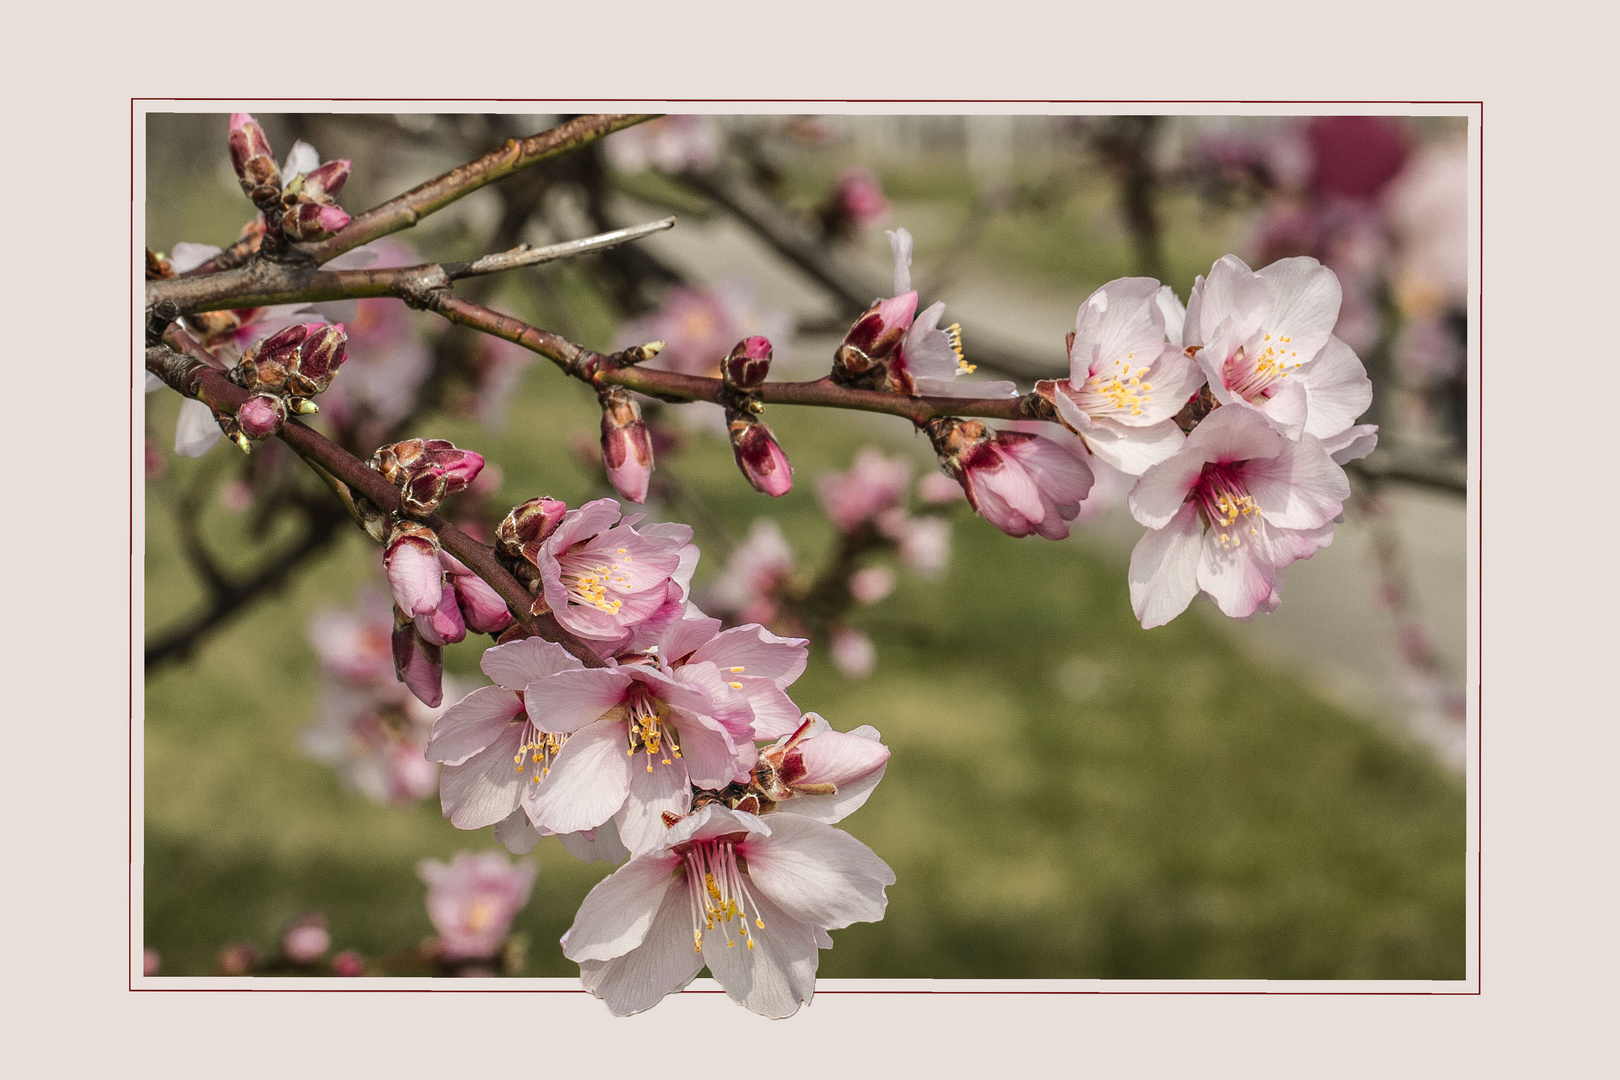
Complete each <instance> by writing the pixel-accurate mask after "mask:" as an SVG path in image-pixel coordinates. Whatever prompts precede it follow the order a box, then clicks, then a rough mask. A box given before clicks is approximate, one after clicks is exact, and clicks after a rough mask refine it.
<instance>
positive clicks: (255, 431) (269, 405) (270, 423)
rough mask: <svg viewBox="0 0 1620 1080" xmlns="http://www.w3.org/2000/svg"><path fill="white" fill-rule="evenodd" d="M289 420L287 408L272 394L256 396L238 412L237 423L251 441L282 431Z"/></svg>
mask: <svg viewBox="0 0 1620 1080" xmlns="http://www.w3.org/2000/svg"><path fill="white" fill-rule="evenodd" d="M286 418H287V406H286V404H285V403H284V402H283V401H282V400H281V399H280V398H278V397H274V396H272V395H270V394H255V395H254V396H253V397H250V398H248V399H247V400H246V401H244V402H242V404H241V406H240V407H239V408H238V409H237V410H236V422H237V423H238V424H239V425H241V428H242V433H243V434H245V435H246V436H247V437H248V438H250V439H262V438H264V437H265V436H267V435H273V434H274V433H275V432H277V431H278V430H280V428H281V425H282V422H283V421H284V420H286Z"/></svg>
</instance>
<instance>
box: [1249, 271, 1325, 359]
mask: <svg viewBox="0 0 1620 1080" xmlns="http://www.w3.org/2000/svg"><path fill="white" fill-rule="evenodd" d="M1258 276H1259V278H1260V279H1261V280H1262V281H1264V282H1265V283H1266V286H1267V288H1268V289H1269V290H1270V292H1271V314H1270V317H1269V318H1268V319H1267V320H1266V325H1267V326H1268V327H1270V328H1271V335H1272V337H1274V338H1275V337H1279V336H1282V335H1287V336H1288V337H1289V338H1291V339H1292V340H1291V341H1290V342H1289V343H1288V347H1289V348H1290V349H1294V350H1297V351H1298V352H1299V355H1300V356H1301V357H1302V358H1303V357H1309V356H1315V355H1316V353H1317V352H1318V351H1320V350H1321V348H1322V346H1324V345H1326V344H1327V340H1328V336H1329V335H1330V334H1332V333H1333V324H1334V323H1336V322H1338V321H1339V302H1340V299H1341V293H1340V289H1339V279H1338V278H1337V277H1336V276H1335V275H1334V273H1333V271H1332V270H1329V269H1328V268H1327V267H1325V266H1323V265H1322V264H1321V263H1319V262H1317V261H1316V260H1315V259H1312V258H1310V257H1308V256H1304V255H1300V256H1296V257H1294V258H1291V259H1279V260H1278V261H1276V262H1274V263H1272V264H1271V265H1270V266H1267V267H1265V268H1263V269H1262V270H1260V271H1259V273H1258Z"/></svg>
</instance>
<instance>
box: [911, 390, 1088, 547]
mask: <svg viewBox="0 0 1620 1080" xmlns="http://www.w3.org/2000/svg"><path fill="white" fill-rule="evenodd" d="M929 424H930V427H929V432H930V437H931V438H932V439H933V441H934V449H935V451H936V452H937V453H938V454H939V458H940V463H941V464H942V465H943V466H944V468H945V470H946V472H948V473H949V474H950V475H951V476H953V477H955V478H956V481H957V482H958V483H960V484H961V485H962V490H963V491H964V492H966V493H967V497H968V503H969V504H971V505H972V507H973V509H974V510H975V511H976V512H977V513H978V514H979V516H980V517H982V518H984V519H985V520H986V521H988V522H990V524H992V525H994V526H995V527H996V528H998V529H1000V530H1001V531H1002V532H1004V533H1006V534H1007V535H1008V536H1028V535H1030V534H1031V533H1039V534H1040V535H1041V536H1044V537H1046V538H1047V539H1048V540H1062V539H1063V538H1064V537H1066V536H1068V535H1069V522H1071V521H1073V520H1074V519H1075V517H1076V515H1078V514H1079V513H1080V503H1081V501H1082V500H1084V499H1085V497H1086V493H1087V492H1089V491H1090V490H1091V484H1092V477H1091V468H1090V467H1089V466H1088V465H1087V464H1086V463H1085V462H1084V461H1082V460H1081V459H1080V458H1078V457H1076V456H1075V455H1074V454H1073V453H1071V452H1070V451H1068V450H1066V449H1064V448H1063V447H1061V446H1059V445H1058V444H1057V443H1055V442H1052V441H1051V440H1050V439H1045V438H1042V437H1041V436H1039V435H1031V434H1029V433H1028V432H1024V431H992V430H991V429H989V428H988V427H986V426H985V425H984V424H983V423H982V422H980V421H978V420H950V419H941V420H933V421H930V422H929Z"/></svg>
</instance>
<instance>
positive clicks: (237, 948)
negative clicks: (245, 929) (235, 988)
mask: <svg viewBox="0 0 1620 1080" xmlns="http://www.w3.org/2000/svg"><path fill="white" fill-rule="evenodd" d="M258 963H259V950H258V949H255V948H254V947H253V946H252V945H249V944H248V943H247V942H245V941H239V942H237V943H235V944H233V945H227V946H225V948H223V949H221V950H220V953H219V960H218V964H219V973H220V974H221V975H246V974H247V973H248V972H250V971H252V970H253V969H254V967H255V966H256V965H257V964H258Z"/></svg>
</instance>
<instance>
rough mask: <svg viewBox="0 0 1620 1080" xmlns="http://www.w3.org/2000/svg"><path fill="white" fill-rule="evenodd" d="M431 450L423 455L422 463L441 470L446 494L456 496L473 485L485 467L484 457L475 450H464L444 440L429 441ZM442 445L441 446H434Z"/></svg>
mask: <svg viewBox="0 0 1620 1080" xmlns="http://www.w3.org/2000/svg"><path fill="white" fill-rule="evenodd" d="M428 443H429V447H430V448H429V449H428V450H427V451H426V452H424V453H423V455H422V461H423V462H424V463H425V464H426V465H427V466H428V467H431V468H435V469H439V470H441V471H442V472H443V473H444V483H445V488H444V493H445V494H446V495H454V494H455V493H456V492H458V491H461V490H463V489H465V488H466V487H467V485H468V484H471V483H472V482H473V481H474V480H475V479H477V477H478V473H479V472H480V470H482V469H483V467H484V455H483V454H480V453H478V452H477V451H475V450H462V449H459V448H457V447H455V446H453V445H451V444H450V443H448V442H445V440H443V439H429V440H428ZM435 443H442V444H443V445H441V446H434V445H432V444H435Z"/></svg>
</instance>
